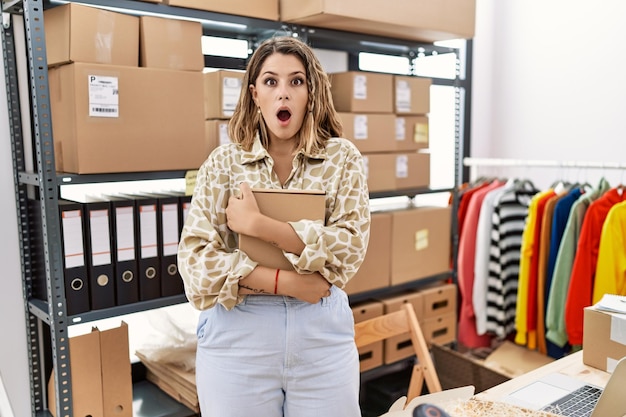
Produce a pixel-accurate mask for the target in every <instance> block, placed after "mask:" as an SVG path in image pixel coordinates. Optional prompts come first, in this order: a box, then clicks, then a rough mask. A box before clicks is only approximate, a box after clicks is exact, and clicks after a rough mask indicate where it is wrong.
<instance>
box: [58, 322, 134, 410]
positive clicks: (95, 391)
mask: <svg viewBox="0 0 626 417" xmlns="http://www.w3.org/2000/svg"><path fill="white" fill-rule="evenodd" d="M69 345H70V372H71V374H72V407H73V415H74V416H90V417H132V416H133V383H132V375H131V365H130V354H129V345H128V325H127V324H126V323H124V322H122V323H121V325H120V326H119V327H116V328H113V329H110V330H103V331H100V330H98V329H97V328H95V327H94V328H93V329H92V331H91V332H90V333H87V334H84V335H80V336H74V337H70V339H69ZM48 409H49V411H50V413H51V414H52V415H53V416H54V417H57V416H56V396H55V395H54V374H52V376H51V377H50V380H49V382H48ZM58 417H60V416H58Z"/></svg>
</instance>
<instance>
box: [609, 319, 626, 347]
mask: <svg viewBox="0 0 626 417" xmlns="http://www.w3.org/2000/svg"><path fill="white" fill-rule="evenodd" d="M611 340H612V341H614V342H617V343H619V344H621V345H624V346H626V317H624V315H617V314H612V315H611Z"/></svg>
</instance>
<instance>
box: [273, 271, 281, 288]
mask: <svg viewBox="0 0 626 417" xmlns="http://www.w3.org/2000/svg"><path fill="white" fill-rule="evenodd" d="M279 273H280V269H277V270H276V277H275V278H274V294H278V274H279Z"/></svg>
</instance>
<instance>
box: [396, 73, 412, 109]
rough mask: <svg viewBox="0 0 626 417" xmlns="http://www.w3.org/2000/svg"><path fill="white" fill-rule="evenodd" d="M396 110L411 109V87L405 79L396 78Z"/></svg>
mask: <svg viewBox="0 0 626 417" xmlns="http://www.w3.org/2000/svg"><path fill="white" fill-rule="evenodd" d="M396 111H399V112H409V111H411V87H409V83H408V82H407V81H406V80H396Z"/></svg>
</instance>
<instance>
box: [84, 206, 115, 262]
mask: <svg viewBox="0 0 626 417" xmlns="http://www.w3.org/2000/svg"><path fill="white" fill-rule="evenodd" d="M89 228H90V230H89V232H90V235H91V236H90V238H91V262H92V263H93V265H94V266H99V265H109V264H110V263H111V231H110V230H109V210H93V211H91V212H90V213H89Z"/></svg>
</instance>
